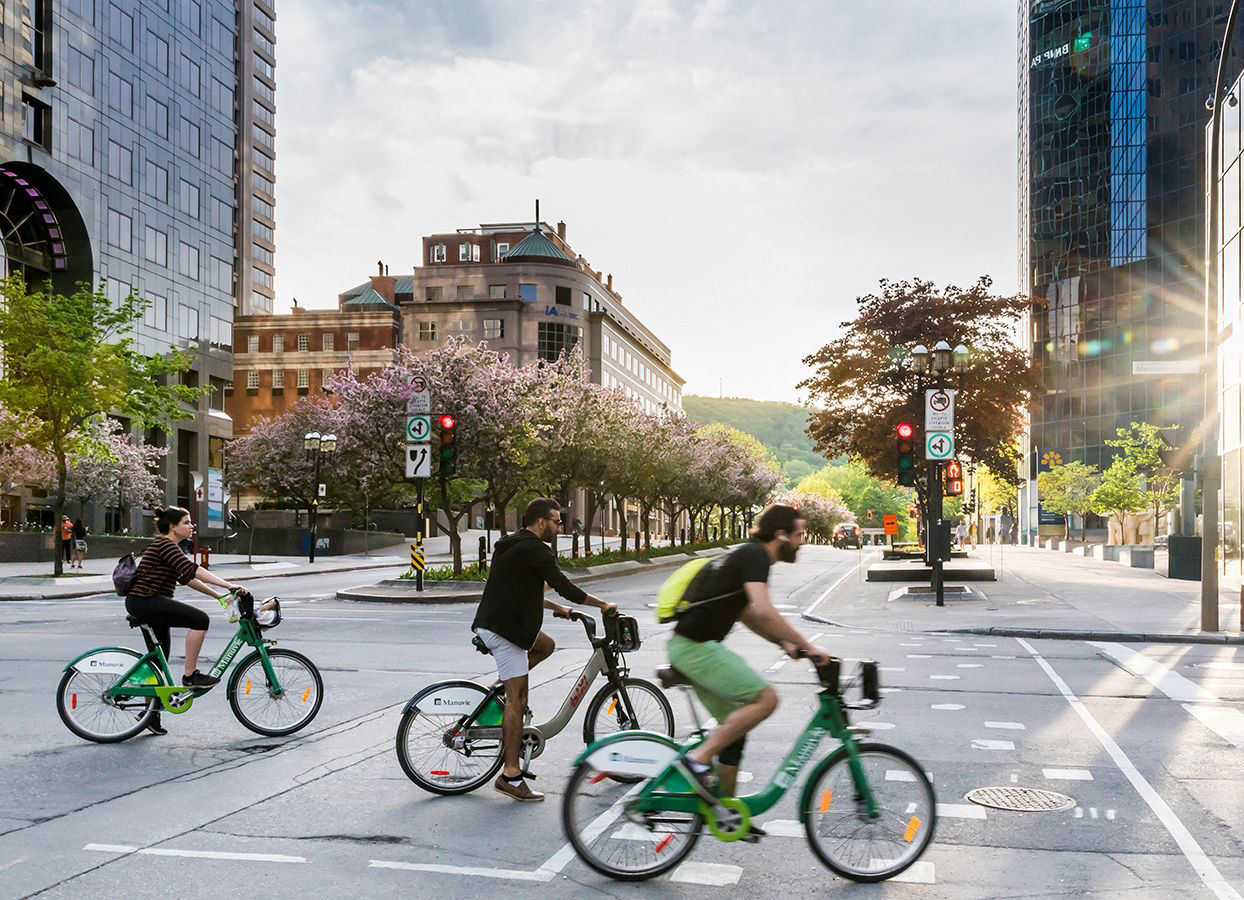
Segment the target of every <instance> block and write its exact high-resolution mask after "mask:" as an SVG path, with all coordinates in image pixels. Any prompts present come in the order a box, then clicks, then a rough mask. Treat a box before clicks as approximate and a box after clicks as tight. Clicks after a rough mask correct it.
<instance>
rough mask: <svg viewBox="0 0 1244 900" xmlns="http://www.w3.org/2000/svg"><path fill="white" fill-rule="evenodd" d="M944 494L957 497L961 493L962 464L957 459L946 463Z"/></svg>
mask: <svg viewBox="0 0 1244 900" xmlns="http://www.w3.org/2000/svg"><path fill="white" fill-rule="evenodd" d="M945 472H946V496H947V497H958V496H959V495H960V494H962V493H963V466H961V465H959V463H958V461H957V460H953V459H952V460H950V461H948V462H947V463H946V470H945Z"/></svg>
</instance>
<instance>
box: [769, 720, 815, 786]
mask: <svg viewBox="0 0 1244 900" xmlns="http://www.w3.org/2000/svg"><path fill="white" fill-rule="evenodd" d="M824 734H825V729H824V728H814V729H812V731H810V732H808V737H807V739H806V740H805V741H804V742H803V743H802V744H800V745H799V749H798V750H796V751H795V755H794V756H792V757H791V758H790V762H789V763H788V764H787V766H786V768H785V769H783V770H782V771H781V772H780V773H779V774H778V777H777V778H775V779H773V780H774V781H775V782H776V783H777V785H778V787H780V788H782V789H783V790H785V789H786V788H788V787H790V786H791V783H792V782H794V780H795V776H796V775H798V774H799V770H800V769H802V768H803V767H804V764H805V763H806V762H807V761H808V757H810V756H811V755H812V753H813V751H815V750H816V748H817V746H818V745H819V744H820V743H821V737H822V736H823V735H824Z"/></svg>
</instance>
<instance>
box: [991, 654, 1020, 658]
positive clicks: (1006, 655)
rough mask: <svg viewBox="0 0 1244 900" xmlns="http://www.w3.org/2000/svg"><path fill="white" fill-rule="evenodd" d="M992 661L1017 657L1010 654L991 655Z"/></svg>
mask: <svg viewBox="0 0 1244 900" xmlns="http://www.w3.org/2000/svg"><path fill="white" fill-rule="evenodd" d="M989 656H990V658H991V659H1014V658H1015V657H1014V656H1012V655H1011V654H1009V653H990V654H989Z"/></svg>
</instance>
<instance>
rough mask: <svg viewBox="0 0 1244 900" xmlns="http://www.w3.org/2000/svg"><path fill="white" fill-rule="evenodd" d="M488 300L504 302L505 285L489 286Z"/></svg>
mask: <svg viewBox="0 0 1244 900" xmlns="http://www.w3.org/2000/svg"><path fill="white" fill-rule="evenodd" d="M488 299H489V300H504V299H505V285H504V284H490V285H488Z"/></svg>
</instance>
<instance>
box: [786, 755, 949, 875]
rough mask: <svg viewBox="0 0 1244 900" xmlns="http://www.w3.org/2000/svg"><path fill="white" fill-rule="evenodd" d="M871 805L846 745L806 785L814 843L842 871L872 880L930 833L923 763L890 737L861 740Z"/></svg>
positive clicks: (910, 859) (908, 856)
mask: <svg viewBox="0 0 1244 900" xmlns="http://www.w3.org/2000/svg"><path fill="white" fill-rule="evenodd" d="M856 750H857V753H858V758H859V763H860V769H861V772H862V775H863V779H864V783H865V784H866V785H867V787H868V789H869V791H871V793H872V795H873V800H874V801H875V807H876V813H875V814H870V813H869V811H868V805H867V803H866V801H865V799H864V796H863V794H862V792H861V790H860V787H859V786H858V783H857V781H856V778H855V776H854V775H853V774H852V771H851V758H850V756H849V755H848V753H847V748H846V747H839V748H838V749H837V750H835V751H834V752H833V753H831V754H830V755H829V756H827V757H826V758H825V759H824V760H823V761H821V762H820V763H819V764H818V765H817V767H816V769H814V770H813V772H812V775H811V776H809V778H808V784H807V786H806V787H805V788H804V792H803V801H802V804H801V813H802V816H803V824H804V830H805V831H806V832H807V835H808V843H809V844H811V845H812V850H813V851H814V852H815V853H816V855H817V857H819V858H820V860H821V862H823V863H824V864H825V865H827V866H828V867H829V868H830V869H831V870H833V871H834V872H835V873H837V874H838V875H841V876H842V877H843V878H849V879H851V880H852V881H863V882H874V881H884V880H885V879H887V878H893V877H894V876H895V875H897V874H898V873H899V872H902V871H903V870H904V869H906V868H907V867H908V866H910V865H911V864H912V863H914V862H915V861H916V860H917V859H919V858H920V855H921V854H922V853H924V851H925V849H926V848H927V847H928V846H929V842H930V841H932V840H933V829H934V826H935V825H936V823H937V800H936V798H935V797H934V794H933V785H932V784H930V783H929V778H928V776H927V775H925V774H924V768H923V767H922V766H921V765H920V763H918V762H917V761H916V760H915V759H913V758H912V757H911V756H908V755H907V754H906V753H904V752H903V751H902V750H898V749H895V748H894V747H889V746H886V745H885V744H876V743H861V744H857V745H856Z"/></svg>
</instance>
